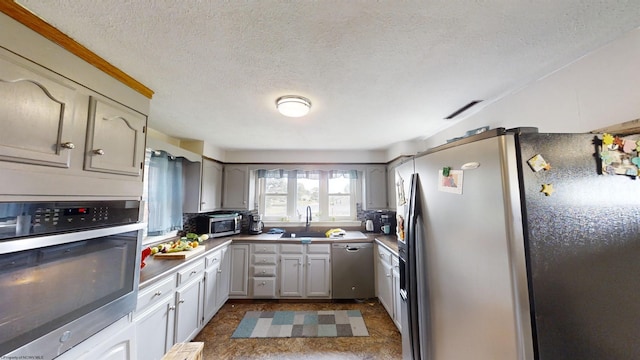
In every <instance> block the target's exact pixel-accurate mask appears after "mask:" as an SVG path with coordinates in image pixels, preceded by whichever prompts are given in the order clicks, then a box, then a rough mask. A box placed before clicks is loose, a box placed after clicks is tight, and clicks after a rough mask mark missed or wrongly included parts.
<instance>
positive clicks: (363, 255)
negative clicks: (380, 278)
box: [331, 242, 376, 299]
mask: <svg viewBox="0 0 640 360" xmlns="http://www.w3.org/2000/svg"><path fill="white" fill-rule="evenodd" d="M331 264H332V265H331V280H332V282H331V283H332V297H333V298H334V299H368V298H373V297H375V296H376V294H375V287H374V271H373V243H342V242H335V243H333V245H332V246H331Z"/></svg>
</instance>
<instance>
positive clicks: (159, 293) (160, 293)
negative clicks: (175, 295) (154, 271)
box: [153, 290, 162, 296]
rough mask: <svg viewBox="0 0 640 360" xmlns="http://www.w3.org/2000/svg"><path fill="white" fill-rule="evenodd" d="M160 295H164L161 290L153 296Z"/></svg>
mask: <svg viewBox="0 0 640 360" xmlns="http://www.w3.org/2000/svg"><path fill="white" fill-rule="evenodd" d="M160 295H162V291H160V290H158V291H156V293H155V294H153V296H160Z"/></svg>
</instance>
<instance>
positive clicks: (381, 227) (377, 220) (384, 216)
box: [373, 210, 396, 235]
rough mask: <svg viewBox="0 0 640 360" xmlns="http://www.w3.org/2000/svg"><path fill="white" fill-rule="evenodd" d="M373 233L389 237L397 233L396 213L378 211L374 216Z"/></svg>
mask: <svg viewBox="0 0 640 360" xmlns="http://www.w3.org/2000/svg"><path fill="white" fill-rule="evenodd" d="M385 230H388V231H385ZM373 231H374V232H377V233H382V234H387V235H389V234H393V233H395V232H396V212H395V211H389V210H378V211H376V212H375V213H374V215H373Z"/></svg>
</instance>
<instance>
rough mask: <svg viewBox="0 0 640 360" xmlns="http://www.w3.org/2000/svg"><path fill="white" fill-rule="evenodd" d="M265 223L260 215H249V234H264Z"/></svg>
mask: <svg viewBox="0 0 640 360" xmlns="http://www.w3.org/2000/svg"><path fill="white" fill-rule="evenodd" d="M263 227H264V223H263V222H262V217H261V216H260V215H251V216H249V234H253V235H258V234H262V228H263Z"/></svg>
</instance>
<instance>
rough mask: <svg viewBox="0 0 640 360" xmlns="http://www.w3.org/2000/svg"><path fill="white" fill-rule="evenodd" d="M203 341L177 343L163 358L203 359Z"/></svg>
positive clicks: (169, 359)
mask: <svg viewBox="0 0 640 360" xmlns="http://www.w3.org/2000/svg"><path fill="white" fill-rule="evenodd" d="M203 350H204V343H203V342H188V343H177V344H175V345H173V347H172V348H171V350H169V352H168V353H166V354H164V356H163V357H162V360H202V351H203Z"/></svg>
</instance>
